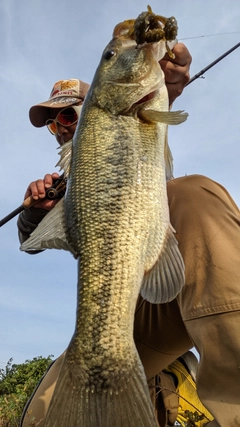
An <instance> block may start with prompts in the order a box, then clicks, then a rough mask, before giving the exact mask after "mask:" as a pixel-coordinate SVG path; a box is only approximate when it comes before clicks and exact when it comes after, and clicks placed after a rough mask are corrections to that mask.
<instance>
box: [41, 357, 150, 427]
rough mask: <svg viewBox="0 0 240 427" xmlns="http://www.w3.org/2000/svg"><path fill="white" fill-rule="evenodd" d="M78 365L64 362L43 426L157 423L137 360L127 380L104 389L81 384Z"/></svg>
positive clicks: (118, 426) (147, 425) (119, 426)
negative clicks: (97, 389)
mask: <svg viewBox="0 0 240 427" xmlns="http://www.w3.org/2000/svg"><path fill="white" fill-rule="evenodd" d="M81 377H83V375H82V373H81V372H79V366H78V365H77V364H76V363H75V362H71V366H68V364H67V363H65V362H64V363H63V365H62V369H61V372H60V375H59V379H58V382H57V385H56V388H55V391H54V394H53V398H52V400H51V403H50V407H49V410H48V413H47V417H46V422H45V427H66V426H67V427H113V426H114V427H157V426H158V424H157V421H156V418H155V415H154V410H153V406H152V402H151V400H150V395H149V391H148V386H147V382H146V379H145V375H144V372H143V369H142V366H141V364H140V362H138V363H137V366H136V365H135V367H134V369H133V371H132V372H131V373H130V374H129V377H128V379H127V380H124V381H123V383H122V384H121V381H119V380H118V382H119V384H116V385H115V387H114V389H113V388H108V389H105V390H104V391H102V390H101V391H95V390H94V389H92V390H91V388H89V387H87V386H86V385H84V384H81V379H82V378H81Z"/></svg>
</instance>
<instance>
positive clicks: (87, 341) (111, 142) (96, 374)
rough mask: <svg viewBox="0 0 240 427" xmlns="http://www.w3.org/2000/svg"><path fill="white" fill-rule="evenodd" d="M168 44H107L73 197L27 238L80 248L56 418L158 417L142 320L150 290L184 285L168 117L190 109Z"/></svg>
mask: <svg viewBox="0 0 240 427" xmlns="http://www.w3.org/2000/svg"><path fill="white" fill-rule="evenodd" d="M119 29H120V27H119V26H118V32H119V33H118V34H120V31H119ZM165 51H166V48H165V41H161V42H158V43H148V44H145V45H142V46H138V47H137V49H136V43H135V41H134V40H132V38H131V40H129V37H126V35H124V36H123V37H121V36H118V37H114V38H113V39H112V40H111V42H110V43H109V45H108V46H107V47H106V48H105V50H104V52H103V55H102V59H101V61H100V64H99V67H98V68H97V70H96V73H95V76H94V79H93V82H92V84H91V87H90V89H89V92H88V94H87V97H86V99H85V101H84V105H83V107H82V111H81V117H80V119H79V122H78V126H77V130H76V132H75V135H74V139H73V148H72V158H71V165H70V173H69V176H68V183H67V191H66V194H65V197H64V200H63V201H60V202H59V203H58V204H57V205H56V206H55V208H54V209H53V210H52V211H51V212H49V214H48V215H47V216H46V217H45V218H44V219H43V221H42V223H41V225H40V226H39V228H38V229H36V230H35V232H34V233H33V235H32V236H31V237H30V238H29V239H28V241H27V242H24V244H23V245H22V249H23V250H29V248H34V249H36V248H39V247H40V248H44V247H48V248H49V247H50V248H57V249H63V248H64V249H67V250H70V251H71V252H72V253H73V254H74V256H75V258H77V259H78V292H77V315H76V327H75V332H74V334H73V337H72V340H71V342H70V344H69V346H68V349H67V352H66V356H65V359H64V362H63V365H62V367H61V371H60V374H59V378H58V381H57V384H56V388H55V390H54V393H53V397H52V400H51V403H50V407H49V410H48V413H47V417H46V422H45V427H66V426H68V427H112V426H113V425H114V426H115V427H156V426H157V421H156V419H155V415H154V410H153V407H152V404H151V400H150V396H149V392H148V386H147V381H146V377H145V374H144V370H143V366H142V364H141V361H140V359H139V355H138V353H137V351H136V347H135V344H134V340H133V323H134V312H135V307H136V302H137V298H138V295H139V293H141V294H142V295H143V297H144V298H146V299H147V300H148V301H150V302H153V303H164V302H167V301H170V300H171V299H173V298H175V296H176V295H177V294H178V293H179V292H180V290H181V288H182V286H183V284H184V265H183V261H182V257H181V254H180V252H179V249H178V245H177V241H176V238H175V237H174V230H173V229H172V227H171V224H170V220H169V210H168V202H167V194H166V170H165V159H166V152H168V151H167V150H168V146H167V142H166V136H167V125H168V124H178V123H181V122H183V121H185V120H186V116H187V115H186V114H182V112H181V111H180V112H168V95H167V90H166V87H165V84H164V75H163V72H162V70H161V68H160V66H159V63H158V61H159V59H160V58H161V57H163V56H164V54H165ZM168 158H170V156H168ZM63 163H64V161H63ZM66 169H67V170H68V167H67V165H66ZM59 224H60V225H59ZM55 230H56V231H55Z"/></svg>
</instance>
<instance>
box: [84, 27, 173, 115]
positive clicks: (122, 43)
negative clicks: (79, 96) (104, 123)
mask: <svg viewBox="0 0 240 427" xmlns="http://www.w3.org/2000/svg"><path fill="white" fill-rule="evenodd" d="M165 53H166V46H165V42H164V41H162V40H161V41H159V42H155V43H144V44H142V45H137V43H136V41H135V40H134V39H133V38H132V37H128V36H126V35H125V34H121V33H120V34H118V35H117V36H114V37H113V39H112V40H111V41H110V43H109V44H108V45H107V46H106V48H105V49H104V51H103V54H102V58H101V60H100V63H99V66H98V68H97V70H96V73H95V76H94V78H93V82H92V85H91V87H90V90H89V94H88V96H89V97H91V100H92V102H93V103H94V104H95V105H97V106H98V107H99V108H102V109H104V110H106V111H108V112H110V113H112V114H114V115H119V114H129V111H130V110H131V109H132V107H133V106H136V105H140V104H141V102H142V101H143V102H146V101H147V100H148V99H151V98H153V97H155V96H156V95H158V94H159V91H160V89H161V88H163V87H164V86H165V79H164V73H163V71H162V69H161V67H160V65H159V61H160V59H161V58H162V57H163V56H164V55H165ZM164 96H167V91H166V92H164Z"/></svg>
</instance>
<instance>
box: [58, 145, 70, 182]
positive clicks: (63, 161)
mask: <svg viewBox="0 0 240 427" xmlns="http://www.w3.org/2000/svg"><path fill="white" fill-rule="evenodd" d="M58 149H59V155H60V160H59V161H58V163H57V164H56V166H59V168H60V171H61V170H63V172H64V177H65V178H68V176H69V172H70V163H71V158H72V139H71V140H70V141H68V142H65V144H63V145H62V146H61V147H59V148H58Z"/></svg>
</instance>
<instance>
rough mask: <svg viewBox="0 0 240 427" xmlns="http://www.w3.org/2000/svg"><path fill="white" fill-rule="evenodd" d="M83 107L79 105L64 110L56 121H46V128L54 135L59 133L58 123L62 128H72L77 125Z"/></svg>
mask: <svg viewBox="0 0 240 427" xmlns="http://www.w3.org/2000/svg"><path fill="white" fill-rule="evenodd" d="M81 107H82V106H81V105H77V106H74V107H66V108H63V109H62V110H61V111H60V112H59V113H58V115H57V117H56V118H55V119H48V120H46V123H45V124H46V126H47V128H48V130H49V132H51V134H52V135H55V134H56V133H57V123H59V124H60V125H62V126H66V127H68V126H72V125H74V124H75V123H77V121H78V118H79V114H80V110H81Z"/></svg>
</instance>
